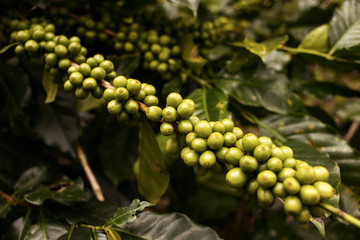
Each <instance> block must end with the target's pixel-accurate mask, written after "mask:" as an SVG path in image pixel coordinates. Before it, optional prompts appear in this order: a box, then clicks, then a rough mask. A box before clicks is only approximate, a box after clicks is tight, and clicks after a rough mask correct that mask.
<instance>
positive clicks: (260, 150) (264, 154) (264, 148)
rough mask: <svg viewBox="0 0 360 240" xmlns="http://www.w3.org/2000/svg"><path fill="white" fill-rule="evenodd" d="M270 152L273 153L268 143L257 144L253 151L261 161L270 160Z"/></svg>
mask: <svg viewBox="0 0 360 240" xmlns="http://www.w3.org/2000/svg"><path fill="white" fill-rule="evenodd" d="M270 154H271V149H270V147H269V146H268V145H266V144H259V145H258V146H256V147H255V149H254V153H253V155H254V157H255V158H256V159H257V160H258V161H259V162H265V161H266V160H268V159H269V157H270Z"/></svg>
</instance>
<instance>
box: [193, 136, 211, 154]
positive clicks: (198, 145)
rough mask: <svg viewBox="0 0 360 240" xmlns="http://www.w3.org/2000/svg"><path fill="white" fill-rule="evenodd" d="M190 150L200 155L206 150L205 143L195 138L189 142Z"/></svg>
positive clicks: (201, 139)
mask: <svg viewBox="0 0 360 240" xmlns="http://www.w3.org/2000/svg"><path fill="white" fill-rule="evenodd" d="M191 148H192V149H194V151H195V152H198V153H202V152H204V151H206V149H207V148H208V145H207V142H206V141H205V140H204V139H203V138H195V139H194V140H193V141H192V142H191Z"/></svg>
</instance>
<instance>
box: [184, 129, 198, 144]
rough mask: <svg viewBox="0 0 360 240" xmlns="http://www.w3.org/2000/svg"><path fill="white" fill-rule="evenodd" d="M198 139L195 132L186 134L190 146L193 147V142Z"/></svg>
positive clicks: (186, 140)
mask: <svg viewBox="0 0 360 240" xmlns="http://www.w3.org/2000/svg"><path fill="white" fill-rule="evenodd" d="M197 137H198V136H197V134H196V133H194V132H190V133H188V134H186V137H185V142H186V144H187V145H188V146H191V143H192V141H193V140H194V139H195V138H197Z"/></svg>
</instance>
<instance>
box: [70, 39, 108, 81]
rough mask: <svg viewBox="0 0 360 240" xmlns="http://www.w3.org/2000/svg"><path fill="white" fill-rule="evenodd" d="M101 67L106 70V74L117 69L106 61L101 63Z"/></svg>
mask: <svg viewBox="0 0 360 240" xmlns="http://www.w3.org/2000/svg"><path fill="white" fill-rule="evenodd" d="M70 45H71V44H70ZM70 45H69V46H70ZM99 67H101V68H103V69H104V70H105V72H106V74H109V73H111V72H112V71H114V69H115V66H114V63H113V62H111V61H109V60H105V61H103V62H101V63H100V65H99Z"/></svg>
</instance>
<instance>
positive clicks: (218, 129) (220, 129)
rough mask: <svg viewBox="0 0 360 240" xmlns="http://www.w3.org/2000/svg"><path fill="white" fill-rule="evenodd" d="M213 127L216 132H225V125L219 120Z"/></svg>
mask: <svg viewBox="0 0 360 240" xmlns="http://www.w3.org/2000/svg"><path fill="white" fill-rule="evenodd" d="M212 127H213V131H214V132H219V133H221V134H224V133H225V126H224V124H222V123H221V122H219V121H217V122H215V123H214V125H213V126H212Z"/></svg>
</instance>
